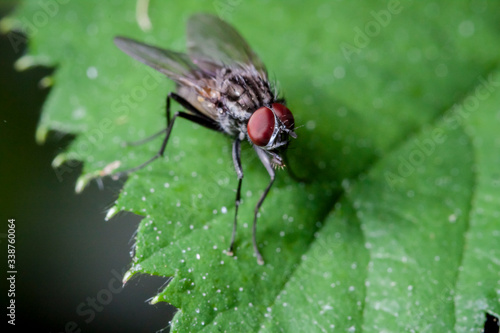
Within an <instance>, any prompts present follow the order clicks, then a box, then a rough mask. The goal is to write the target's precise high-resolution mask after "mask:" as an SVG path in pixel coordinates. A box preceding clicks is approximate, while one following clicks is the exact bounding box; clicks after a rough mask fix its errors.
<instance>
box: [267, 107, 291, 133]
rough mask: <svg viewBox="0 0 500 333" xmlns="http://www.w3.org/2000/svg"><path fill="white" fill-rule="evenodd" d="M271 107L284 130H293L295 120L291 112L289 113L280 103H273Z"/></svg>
mask: <svg viewBox="0 0 500 333" xmlns="http://www.w3.org/2000/svg"><path fill="white" fill-rule="evenodd" d="M271 107H272V108H273V110H274V113H276V116H278V118H280V120H281V122H282V123H283V124H285V126H286V128H288V129H289V130H293V128H294V126H295V119H293V114H292V112H290V110H289V109H288V108H287V107H286V106H284V105H283V104H280V103H273V104H272V105H271Z"/></svg>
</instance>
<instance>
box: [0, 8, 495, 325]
mask: <svg viewBox="0 0 500 333" xmlns="http://www.w3.org/2000/svg"><path fill="white" fill-rule="evenodd" d="M144 3H145V2H142V1H141V2H139V5H143V4H144ZM47 8H49V9H47ZM138 10H139V11H138ZM201 11H205V12H212V13H215V14H218V15H220V16H222V17H223V18H224V19H226V20H227V21H228V22H230V23H231V24H233V25H234V26H235V27H236V28H237V29H238V30H239V31H240V32H241V33H242V35H243V36H245V38H246V39H247V40H248V42H249V44H250V45H251V46H252V47H253V48H254V49H255V50H256V52H257V53H258V54H259V55H260V56H261V58H262V59H263V61H264V62H265V64H266V65H267V67H268V69H269V72H270V73H271V75H270V76H271V77H274V76H275V77H276V79H277V80H278V81H279V84H280V90H281V91H282V92H283V93H284V95H285V97H286V99H287V101H288V105H289V107H290V109H291V110H292V111H293V112H294V115H295V118H296V123H297V125H298V126H302V127H300V128H299V129H298V130H297V134H298V139H297V140H296V142H294V145H293V146H292V147H291V148H290V154H289V155H290V160H291V161H290V168H292V169H293V170H294V171H295V172H296V173H297V174H299V175H300V176H301V177H304V178H305V179H306V180H307V181H306V182H304V183H300V182H297V181H295V180H293V179H292V178H291V177H290V176H289V175H288V173H287V172H286V171H280V172H278V175H277V178H278V180H277V182H276V184H275V186H274V187H273V188H272V190H271V192H270V194H269V197H268V198H267V200H266V201H265V204H264V205H263V206H262V210H261V216H260V219H259V225H258V240H259V243H260V250H261V252H262V254H263V256H264V258H265V260H266V265H265V266H263V267H261V266H258V265H256V263H255V258H254V257H253V252H252V245H251V230H250V229H251V228H250V225H251V221H252V214H253V207H254V205H255V203H256V201H257V200H258V197H259V195H260V193H262V190H263V189H264V188H265V186H266V184H267V181H268V176H267V173H266V171H265V170H264V168H263V167H262V166H261V165H260V164H259V163H258V160H257V159H256V158H255V156H254V154H253V151H252V149H251V148H250V146H244V148H243V154H242V162H243V169H244V172H245V178H244V182H243V191H242V193H243V194H244V195H243V202H242V205H241V206H240V214H239V230H238V236H237V243H236V257H234V258H232V257H228V256H226V255H225V254H224V250H225V249H226V248H227V246H228V245H229V241H230V236H231V224H232V218H233V214H234V189H235V188H236V184H237V181H236V175H235V172H234V169H233V167H232V162H231V151H230V149H231V148H230V147H231V140H230V139H228V138H226V137H224V136H222V135H220V134H218V133H212V132H210V131H207V130H205V129H203V128H201V127H199V126H196V125H193V124H190V123H186V122H181V121H179V122H178V123H176V126H175V128H174V131H173V134H172V138H171V142H169V145H168V148H167V152H166V156H165V158H163V159H161V160H159V161H157V162H155V163H154V164H152V165H151V166H148V167H147V168H146V169H145V170H141V171H139V172H137V173H135V174H134V175H132V176H131V177H130V178H129V179H128V180H127V182H126V184H125V186H124V188H123V190H122V192H121V193H120V196H119V198H118V200H117V202H116V206H115V208H114V211H115V212H117V211H120V210H124V211H131V212H134V213H136V214H139V215H142V216H144V219H143V220H142V222H141V224H140V226H139V230H138V232H137V236H136V248H135V255H134V258H133V264H132V268H131V270H130V271H129V275H128V277H129V278H131V277H132V276H133V275H135V274H139V273H149V274H155V275H160V276H173V278H172V280H171V281H170V283H169V285H168V287H167V288H166V289H164V290H163V291H161V292H160V293H159V294H158V295H157V296H156V297H155V298H154V300H153V302H159V301H167V302H169V303H172V304H173V305H175V306H176V307H178V308H179V312H177V314H176V316H175V318H174V320H173V322H172V327H171V329H172V331H181V332H185V331H191V332H198V331H234V332H236V331H259V330H260V331H262V332H276V331H284V332H291V331H293V332H296V331H301V332H325V331H349V332H355V331H356V332H357V331H363V330H364V331H367V332H402V331H408V332H412V331H415V332H452V331H457V332H471V331H472V332H478V331H479V330H480V329H481V328H483V327H484V325H485V324H484V323H485V313H490V314H494V315H496V316H497V317H498V315H499V314H500V263H499V260H500V259H499V258H500V246H499V244H500V225H499V218H500V213H499V212H500V210H499V209H498V207H499V203H500V202H499V198H500V171H499V165H500V153H499V152H500V149H499V148H500V139H499V138H500V137H499V135H498V130H497V129H498V128H500V113H499V107H498V106H499V105H500V73H499V69H498V68H499V67H498V66H499V60H500V58H499V54H500V31H499V30H498V24H497V23H498V20H499V19H500V17H499V15H500V14H499V13H500V6H499V3H498V2H496V1H453V2H448V3H446V4H445V3H438V2H432V1H395V0H389V1H361V0H359V1H337V2H327V1H309V2H307V4H305V3H302V2H295V1H292V2H289V1H288V2H284V1H275V2H272V3H271V2H267V1H215V2H196V1H184V2H182V3H180V2H178V3H173V2H166V1H165V2H159V1H153V2H150V3H149V8H145V7H141V6H139V7H136V3H134V2H127V3H123V2H121V1H117V0H115V1H100V2H99V1H85V2H63V1H55V0H54V1H49V0H47V1H41V2H32V1H25V2H23V4H22V5H21V6H20V7H19V8H18V10H17V12H16V13H15V14H14V15H12V16H11V17H10V18H8V19H6V20H4V21H3V22H2V26H3V27H8V28H17V29H21V30H24V31H25V32H27V34H28V36H29V41H30V44H29V45H30V52H29V54H28V55H26V56H25V57H24V58H22V59H21V60H20V61H19V63H20V66H21V65H22V66H24V67H26V66H30V65H36V64H44V65H53V66H57V70H56V72H55V74H54V77H53V78H52V81H53V83H54V86H53V88H52V91H51V93H50V96H49V98H48V100H47V101H46V103H45V106H44V111H43V115H42V118H41V120H40V125H39V131H38V137H39V139H43V137H44V134H45V133H46V132H47V131H49V130H56V131H62V132H68V133H74V134H76V135H77V136H76V139H75V140H74V141H73V142H72V144H71V146H70V147H69V148H68V150H67V152H66V153H64V154H63V155H60V156H59V158H58V159H57V163H56V164H57V165H58V166H59V167H58V168H57V169H56V170H58V171H59V176H60V177H64V171H65V169H64V166H65V164H62V163H63V162H64V161H67V160H71V159H77V160H81V161H83V162H84V171H83V172H84V174H83V175H82V177H81V182H80V184H79V186H80V187H83V185H85V183H87V182H88V181H90V180H91V179H92V178H94V177H95V176H98V175H100V174H101V175H102V174H103V173H104V174H106V173H108V172H109V171H110V170H111V171H112V170H113V168H115V167H117V166H119V168H120V169H126V168H129V167H134V166H136V165H139V164H140V163H142V162H144V161H146V160H147V159H148V158H150V157H151V156H153V155H154V154H155V153H156V152H157V150H158V148H159V145H160V142H161V139H158V140H156V141H152V142H150V143H148V144H146V145H144V146H140V147H127V148H124V147H122V145H121V144H122V143H123V142H124V141H130V140H132V141H134V140H140V139H142V138H145V137H147V136H148V135H149V134H152V133H155V132H156V131H158V130H160V129H162V128H164V126H165V118H164V108H165V97H166V94H167V93H168V92H169V91H171V90H172V89H173V88H174V86H173V84H172V82H170V81H168V80H166V79H165V78H164V77H163V76H162V75H161V74H159V73H155V72H154V71H152V70H150V69H149V68H147V67H146V66H144V65H142V64H139V63H137V62H134V60H132V59H130V58H129V57H127V56H126V55H124V54H122V53H121V52H120V51H119V50H118V49H117V48H116V47H115V46H114V45H113V43H112V39H113V37H114V36H116V35H123V36H127V37H131V38H134V39H137V40H140V41H143V42H146V43H149V44H152V45H157V46H160V47H164V48H168V49H172V50H176V51H185V37H184V36H185V27H184V25H185V21H186V19H187V17H189V16H190V15H191V14H193V13H196V12H201ZM137 16H139V20H137ZM44 17H46V18H47V19H46V21H43V20H42V19H43V18H44ZM49 18H50V19H49ZM44 22H46V23H44ZM11 36H13V35H11ZM175 108H179V109H180V107H179V106H178V105H175V106H174V109H175ZM66 167H67V164H66Z"/></svg>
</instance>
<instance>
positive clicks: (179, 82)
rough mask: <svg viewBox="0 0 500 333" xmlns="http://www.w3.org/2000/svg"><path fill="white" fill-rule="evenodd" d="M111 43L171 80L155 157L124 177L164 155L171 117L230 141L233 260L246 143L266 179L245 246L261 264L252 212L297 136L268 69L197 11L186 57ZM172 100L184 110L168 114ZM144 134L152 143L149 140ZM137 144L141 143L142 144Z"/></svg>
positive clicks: (230, 32) (233, 34)
mask: <svg viewBox="0 0 500 333" xmlns="http://www.w3.org/2000/svg"><path fill="white" fill-rule="evenodd" d="M114 42H115V44H116V46H118V47H119V48H120V49H121V50H122V51H123V52H125V53H126V54H128V55H129V56H131V57H132V58H134V59H136V60H138V61H140V62H142V63H144V64H146V65H148V66H150V67H152V68H154V69H155V70H157V71H159V72H161V73H163V74H165V75H166V76H167V77H168V78H170V79H171V80H173V81H174V82H175V83H176V90H175V92H171V93H169V94H168V96H167V103H166V113H167V127H166V128H165V129H164V130H162V131H161V132H160V133H157V134H156V135H154V136H153V137H156V136H157V135H161V134H164V135H165V138H164V139H163V143H162V145H161V148H160V150H159V151H158V153H157V154H156V155H155V156H153V157H152V158H151V159H150V160H148V161H146V162H145V163H143V164H141V165H139V166H138V167H136V168H133V169H130V170H128V171H126V173H130V172H134V171H137V170H139V169H141V168H143V167H145V166H146V165H148V164H149V163H151V162H153V161H154V160H156V159H157V158H159V157H161V156H163V154H164V152H165V148H166V146H167V143H168V139H169V137H170V133H171V132H172V128H173V125H174V123H175V120H176V119H177V118H179V117H180V118H184V119H187V120H190V121H192V122H194V123H197V124H199V125H201V126H203V127H206V128H208V129H211V130H214V131H217V132H221V133H224V134H226V135H228V136H230V137H231V138H233V149H232V157H233V163H234V168H235V170H236V174H237V176H238V187H237V190H236V200H235V214H234V222H233V232H232V236H231V244H230V246H229V250H228V251H227V253H228V254H229V255H233V252H234V242H235V238H236V225H237V216H238V207H239V205H240V200H241V183H242V180H243V169H242V167H241V159H240V153H241V142H242V141H249V142H250V144H251V145H252V146H253V148H254V149H255V152H256V153H257V156H258V157H259V159H260V161H261V162H262V164H263V165H264V167H265V168H266V170H267V172H268V173H269V176H270V181H269V184H268V185H267V187H266V188H265V190H264V192H263V193H262V195H261V197H260V199H259V201H258V202H257V205H256V206H255V211H254V219H253V229H252V242H253V248H254V252H255V255H256V257H257V262H258V263H259V264H260V265H262V264H264V260H263V259H262V255H261V254H260V252H259V249H258V247H257V240H256V229H257V215H258V212H259V209H260V207H261V205H262V203H263V202H264V199H265V198H266V196H267V194H268V192H269V190H270V189H271V186H272V185H273V182H274V179H275V168H276V167H284V166H285V164H284V162H283V157H282V156H283V153H284V152H285V150H286V149H287V147H288V144H289V142H290V138H296V137H297V135H296V134H295V132H294V126H295V121H294V118H293V115H292V113H291V112H290V110H289V109H288V108H287V107H286V104H285V100H284V99H283V98H279V97H278V96H277V93H276V91H275V90H274V87H273V86H272V85H271V84H270V82H269V79H268V76H267V71H266V68H265V66H264V64H263V63H262V61H261V60H260V58H259V57H258V56H257V55H256V54H255V52H254V51H252V49H251V48H250V46H249V45H248V44H247V42H246V41H245V40H244V39H243V37H242V36H241V35H240V34H239V33H238V32H237V31H236V30H235V29H234V28H233V27H231V26H230V25H229V24H228V23H226V22H224V21H222V20H221V19H219V18H218V17H216V16H213V15H208V14H196V15H193V16H191V17H190V18H189V19H188V21H187V48H188V52H187V54H184V53H179V52H175V51H170V50H165V49H160V48H157V47H154V46H151V45H147V44H143V43H141V42H137V41H134V40H132V39H129V38H125V37H116V38H115V39H114ZM171 100H174V101H176V102H177V103H179V104H180V105H181V106H182V107H183V108H184V109H185V111H179V112H176V113H174V114H173V116H171V113H170V103H171ZM153 137H151V138H153ZM144 141H145V140H143V141H142V142H144Z"/></svg>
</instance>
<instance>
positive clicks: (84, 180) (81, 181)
mask: <svg viewBox="0 0 500 333" xmlns="http://www.w3.org/2000/svg"><path fill="white" fill-rule="evenodd" d="M91 180H92V177H90V176H89V175H81V176H80V177H78V180H77V181H76V186H75V192H76V193H82V191H83V190H84V189H85V187H87V185H88V183H89V182H90V181H91Z"/></svg>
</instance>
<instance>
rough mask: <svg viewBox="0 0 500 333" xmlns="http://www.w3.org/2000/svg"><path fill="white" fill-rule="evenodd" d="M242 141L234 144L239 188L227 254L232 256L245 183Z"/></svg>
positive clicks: (234, 161) (237, 139)
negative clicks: (242, 188)
mask: <svg viewBox="0 0 500 333" xmlns="http://www.w3.org/2000/svg"><path fill="white" fill-rule="evenodd" d="M240 143H241V141H240V139H239V138H236V140H234V142H233V164H234V168H235V170H236V174H237V175H238V188H237V190H236V200H235V202H234V222H233V234H232V236H231V245H229V250H228V251H227V254H228V255H230V256H232V255H233V253H234V252H233V250H234V240H235V239H236V225H237V221H238V207H239V206H240V200H241V183H242V181H243V169H242V167H241V158H240V155H241V145H240Z"/></svg>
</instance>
